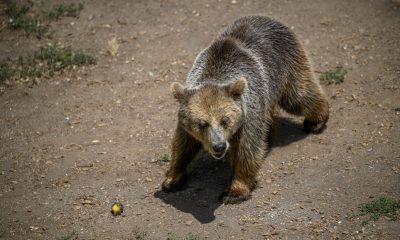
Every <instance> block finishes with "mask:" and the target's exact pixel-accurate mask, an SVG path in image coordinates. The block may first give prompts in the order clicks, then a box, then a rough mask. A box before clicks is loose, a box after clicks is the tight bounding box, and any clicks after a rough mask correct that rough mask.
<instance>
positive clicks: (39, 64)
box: [0, 45, 96, 82]
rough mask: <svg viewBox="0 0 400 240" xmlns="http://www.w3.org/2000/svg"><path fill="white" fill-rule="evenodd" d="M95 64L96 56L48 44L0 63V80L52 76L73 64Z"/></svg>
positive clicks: (71, 66)
mask: <svg viewBox="0 0 400 240" xmlns="http://www.w3.org/2000/svg"><path fill="white" fill-rule="evenodd" d="M92 64H96V58H95V57H93V56H91V55H88V54H85V53H84V52H82V51H81V50H78V51H73V50H72V49H71V48H69V47H67V48H60V47H56V46H52V45H48V46H45V47H42V48H40V49H39V50H38V51H36V52H34V53H33V54H32V55H29V56H26V57H22V56H20V57H19V58H18V61H17V62H15V63H13V64H8V63H3V64H1V65H0V82H4V81H5V80H7V79H11V78H22V79H26V78H35V77H42V76H53V75H54V74H55V73H56V72H59V71H62V70H64V69H68V68H74V67H75V66H82V65H92Z"/></svg>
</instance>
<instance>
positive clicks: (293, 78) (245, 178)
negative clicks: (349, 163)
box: [162, 17, 329, 203]
mask: <svg viewBox="0 0 400 240" xmlns="http://www.w3.org/2000/svg"><path fill="white" fill-rule="evenodd" d="M171 89H172V93H173V95H174V97H175V98H176V99H177V100H178V102H179V103H180V108H179V113H178V126H177V129H176V131H175V135H174V138H173V141H172V161H171V165H170V169H169V171H168V173H167V178H166V180H165V181H164V183H163V185H162V188H163V190H164V191H165V192H170V191H175V190H179V189H180V188H181V187H182V186H183V185H184V184H185V180H186V167H187V166H188V164H189V163H190V161H191V160H192V159H193V158H194V157H195V156H196V154H197V153H198V152H199V150H200V149H201V148H202V147H203V148H204V149H206V150H207V151H208V152H209V153H210V154H211V155H212V156H213V157H214V158H216V159H220V158H223V157H224V156H226V157H227V159H228V160H229V161H230V163H231V166H232V171H233V179H232V182H231V185H230V186H229V188H228V189H227V190H226V191H225V192H224V193H223V194H222V195H221V201H222V202H224V203H238V202H241V201H244V200H246V199H248V198H249V197H250V193H251V191H252V190H253V189H254V188H255V186H256V183H257V181H256V177H257V173H258V171H259V169H260V167H261V164H262V163H263V161H264V159H265V156H266V152H267V151H268V150H269V148H270V143H271V141H270V140H271V135H272V133H271V131H272V125H273V118H274V114H275V108H276V106H280V107H282V108H283V109H285V110H286V111H287V112H289V113H292V114H295V115H301V116H304V117H305V120H304V130H305V131H307V132H312V133H320V132H321V131H322V130H323V129H324V128H325V124H326V122H327V121H328V117H329V106H328V102H327V100H326V97H325V94H324V93H323V91H322V89H321V86H320V85H319V83H318V82H317V81H316V79H315V78H314V76H313V73H312V69H311V66H310V63H309V61H308V58H307V56H306V53H305V51H304V49H303V47H302V45H301V44H300V43H299V41H298V40H297V39H296V37H295V36H294V34H293V33H292V32H291V31H290V30H289V29H288V28H287V27H285V26H284V25H282V24H280V23H279V22H276V21H274V20H271V19H269V18H267V17H244V18H241V19H238V20H237V21H235V22H234V23H233V24H232V25H231V26H230V27H228V28H227V29H226V30H225V32H223V33H222V34H221V35H220V36H219V38H218V39H217V40H215V41H214V42H213V43H212V44H211V45H210V46H209V47H208V48H206V49H205V50H203V51H202V52H201V53H200V54H199V55H198V57H197V59H196V60H195V63H194V64H193V67H192V69H191V71H190V73H189V75H188V78H187V81H186V86H182V85H180V84H179V83H174V84H172V87H171Z"/></svg>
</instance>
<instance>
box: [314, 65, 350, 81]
mask: <svg viewBox="0 0 400 240" xmlns="http://www.w3.org/2000/svg"><path fill="white" fill-rule="evenodd" d="M346 73H347V71H346V70H345V69H344V68H343V67H340V66H339V67H336V68H335V70H333V71H326V72H322V73H321V76H320V77H319V80H320V81H321V82H322V83H324V84H327V85H329V84H332V83H335V84H339V83H342V82H343V81H344V76H345V75H346Z"/></svg>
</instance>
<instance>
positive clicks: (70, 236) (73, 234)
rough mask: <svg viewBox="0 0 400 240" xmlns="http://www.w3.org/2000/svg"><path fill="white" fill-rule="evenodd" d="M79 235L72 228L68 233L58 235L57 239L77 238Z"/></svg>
mask: <svg viewBox="0 0 400 240" xmlns="http://www.w3.org/2000/svg"><path fill="white" fill-rule="evenodd" d="M78 237H79V235H78V233H77V232H76V231H75V230H74V231H72V232H71V233H70V234H68V235H65V236H62V237H59V238H58V240H77V239H78Z"/></svg>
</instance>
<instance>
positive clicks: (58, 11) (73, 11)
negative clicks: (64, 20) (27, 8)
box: [47, 3, 83, 21]
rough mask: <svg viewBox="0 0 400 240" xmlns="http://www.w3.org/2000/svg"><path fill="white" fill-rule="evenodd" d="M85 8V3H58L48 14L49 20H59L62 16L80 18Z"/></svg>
mask: <svg viewBox="0 0 400 240" xmlns="http://www.w3.org/2000/svg"><path fill="white" fill-rule="evenodd" d="M82 9H83V3H79V4H75V3H71V4H58V5H56V6H55V7H54V8H53V9H52V10H51V11H50V12H49V13H48V14H47V18H48V19H49V20H53V21H54V20H55V21H57V20H59V19H60V18H61V17H75V18H78V17H79V14H80V12H81V11H82Z"/></svg>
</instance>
